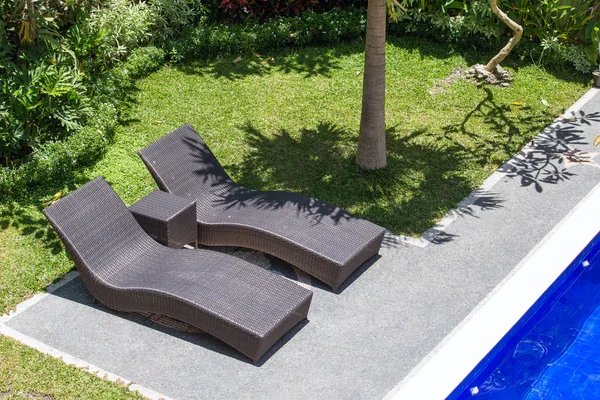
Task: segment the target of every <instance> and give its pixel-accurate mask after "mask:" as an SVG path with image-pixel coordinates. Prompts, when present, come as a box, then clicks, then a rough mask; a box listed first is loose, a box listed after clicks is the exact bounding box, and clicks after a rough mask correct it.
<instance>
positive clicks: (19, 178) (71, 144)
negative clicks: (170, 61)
mask: <svg viewBox="0 0 600 400" xmlns="http://www.w3.org/2000/svg"><path fill="white" fill-rule="evenodd" d="M163 60H164V52H163V51H162V50H160V49H157V48H156V47H143V48H140V49H136V50H135V51H134V52H133V53H132V55H131V56H130V58H129V60H128V61H127V62H125V63H123V64H122V65H121V66H120V67H118V68H114V69H112V70H110V71H108V72H106V73H104V74H103V75H101V76H99V77H98V78H97V80H96V81H95V83H94V84H93V85H91V86H90V87H89V90H90V97H92V98H93V101H92V103H91V105H90V107H91V108H92V109H93V110H94V112H93V114H92V115H91V116H90V117H89V119H88V121H87V124H86V125H85V126H84V127H82V128H81V129H79V130H77V131H75V132H74V133H72V134H71V135H70V136H68V137H66V138H64V139H63V140H55V141H49V142H46V143H45V144H42V145H40V146H39V147H37V149H36V151H35V152H34V153H32V154H30V155H28V156H26V157H25V158H24V159H23V160H22V163H21V164H20V165H18V166H11V167H3V168H2V169H1V170H0V193H9V192H12V191H15V190H19V189H22V188H24V187H26V186H28V185H32V184H37V183H40V182H50V181H58V182H61V181H65V180H68V179H69V178H70V177H72V176H73V175H75V174H76V173H77V171H78V170H80V169H81V167H84V166H88V165H91V164H93V163H94V162H95V161H96V160H98V158H99V157H100V156H101V155H102V154H103V152H104V151H105V150H106V147H107V145H108V144H109V143H110V138H111V137H112V135H113V133H114V130H115V128H116V126H117V124H118V121H119V117H120V110H121V109H122V108H123V104H124V102H125V101H126V100H127V99H128V97H129V92H130V90H131V88H132V87H133V84H134V80H135V79H137V78H140V77H142V76H145V75H147V74H149V73H151V72H153V71H155V70H156V69H158V68H159V67H160V66H162V64H163Z"/></svg>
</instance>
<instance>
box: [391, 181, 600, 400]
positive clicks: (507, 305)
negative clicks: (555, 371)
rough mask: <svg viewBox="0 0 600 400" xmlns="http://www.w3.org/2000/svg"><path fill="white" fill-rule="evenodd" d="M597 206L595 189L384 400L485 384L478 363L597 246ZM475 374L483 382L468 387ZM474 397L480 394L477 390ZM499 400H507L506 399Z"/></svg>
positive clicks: (599, 195)
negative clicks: (577, 262)
mask: <svg viewBox="0 0 600 400" xmlns="http://www.w3.org/2000/svg"><path fill="white" fill-rule="evenodd" d="M599 204H600V184H598V185H597V186H596V187H595V188H594V189H592V191H591V192H590V193H589V194H588V195H587V196H586V197H585V198H584V199H582V200H581V201H580V203H579V204H578V205H577V206H576V207H574V209H573V210H572V211H571V212H570V213H569V214H568V215H566V216H565V217H564V218H563V220H562V221H560V222H559V223H558V224H557V225H556V226H555V227H554V228H553V229H552V231H551V232H549V233H548V234H547V235H546V236H545V237H544V238H543V239H542V240H541V241H540V243H538V245H537V246H535V247H534V248H533V249H532V250H531V251H530V253H529V254H528V255H527V256H526V257H525V258H524V259H523V260H521V262H520V263H519V264H518V265H517V266H515V268H514V269H513V271H512V272H511V273H510V274H509V275H508V276H507V277H506V278H505V279H504V280H503V281H502V282H500V283H499V284H498V286H497V287H496V288H495V289H494V290H493V291H492V292H491V293H490V294H489V295H488V296H486V298H485V299H483V300H482V301H481V303H480V304H479V305H478V306H477V307H476V308H475V309H474V310H472V311H471V313H469V315H468V316H467V317H465V318H464V320H463V321H462V322H461V323H460V324H458V325H457V326H456V327H455V328H454V329H453V330H452V331H451V332H450V333H449V334H448V335H447V336H446V338H445V339H444V340H443V341H442V342H440V343H439V344H438V345H437V346H436V347H435V348H434V349H433V350H432V351H431V352H430V353H429V354H428V355H427V356H426V357H425V358H424V359H423V360H422V361H421V362H420V363H419V364H418V365H417V366H416V367H415V368H414V369H413V370H412V371H411V372H410V373H409V374H408V375H407V376H406V377H405V378H404V379H403V380H402V382H401V383H400V384H398V385H397V386H396V387H395V388H394V389H393V390H392V391H390V392H389V394H388V395H387V396H386V398H385V400H404V399H446V398H448V397H449V396H451V395H453V396H455V398H456V396H458V392H459V389H468V390H469V392H468V393H469V395H470V393H471V392H470V389H471V388H474V387H475V386H478V384H480V383H483V382H485V378H487V377H483V373H484V372H483V371H482V367H481V366H482V365H487V364H486V363H485V362H482V360H484V359H485V360H486V361H492V360H491V358H492V357H496V356H498V357H500V356H499V350H498V347H499V346H498V343H501V345H500V346H501V347H502V348H504V347H505V346H508V340H509V339H508V337H510V336H511V335H510V333H514V332H515V331H516V330H519V329H521V328H523V326H524V324H525V323H524V322H523V321H524V320H526V321H529V320H530V319H531V318H528V317H530V316H531V315H532V312H533V311H531V310H534V311H537V310H539V309H540V306H539V302H538V301H539V300H540V299H544V300H547V299H548V298H549V296H550V294H552V293H555V294H558V293H559V292H560V291H557V289H558V287H559V286H560V284H562V283H564V282H566V280H565V279H566V278H567V277H569V276H574V275H571V274H572V273H573V269H572V268H568V267H569V265H570V264H572V263H573V261H574V260H576V259H578V257H579V256H580V255H582V254H584V253H586V251H590V250H591V247H589V245H590V244H592V246H593V245H594V243H597V242H598V238H597V235H598V231H599V230H600V210H599V209H598V205H599ZM596 269H598V267H596ZM590 271H591V269H590ZM525 315H526V316H527V317H525V319H524V318H523V316H525ZM590 315H591V314H590ZM599 340H600V339H599ZM494 349H496V350H494ZM520 349H521V350H523V351H524V352H525V353H526V352H527V351H529V352H530V353H533V354H537V355H539V354H540V353H543V354H545V353H544V352H545V351H546V350H543V349H542V350H535V349H534V350H532V349H529V350H527V348H526V347H524V346H522V347H520ZM532 358H533V356H532ZM490 368H491V369H493V368H492V367H491V366H490ZM488 372H490V370H488ZM480 374H481V375H482V376H481V377H482V378H484V379H483V381H481V382H480V381H477V383H475V382H473V381H472V380H473V379H474V378H476V377H477V376H479V375H480ZM490 374H491V372H490V373H489V374H488V377H489V375H490ZM497 378H498V377H497V376H496V379H497ZM490 382H491V381H490ZM502 385H505V386H506V383H503V381H501V382H500V385H498V386H502ZM457 388H458V389H457ZM489 388H491V386H490V387H489ZM475 391H478V392H483V390H482V389H481V388H479V387H477V389H475ZM489 392H491V391H489ZM505 394H506V393H505ZM490 396H491V395H490ZM468 398H475V399H483V398H486V397H484V396H482V395H480V396H477V397H473V396H471V397H468ZM490 398H493V397H490ZM503 398H511V396H510V395H508V394H507V395H506V396H503ZM599 398H600V397H599Z"/></svg>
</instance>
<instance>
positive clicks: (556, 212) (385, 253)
mask: <svg viewBox="0 0 600 400" xmlns="http://www.w3.org/2000/svg"><path fill="white" fill-rule="evenodd" d="M599 111H600V95H598V94H597V95H596V96H595V97H594V98H593V99H592V100H591V101H590V102H588V103H587V104H586V106H585V107H584V108H583V112H584V115H583V116H582V115H579V114H578V115H577V117H578V118H577V119H576V120H574V121H572V122H567V123H563V124H561V125H560V127H559V128H558V129H553V130H550V131H549V132H548V133H546V134H545V135H544V136H542V137H539V138H538V139H537V140H536V143H537V144H536V148H535V149H534V150H533V151H532V152H531V153H529V155H523V154H522V155H520V156H517V157H516V158H515V159H513V160H512V161H511V162H510V163H509V164H507V165H505V166H504V167H503V170H504V172H505V173H506V175H505V176H504V177H503V178H502V179H501V180H500V181H499V182H498V183H497V184H496V185H494V186H493V187H492V189H491V190H490V191H489V192H488V193H486V194H485V195H484V196H483V197H482V198H480V199H479V200H478V201H477V202H476V203H475V204H474V205H473V206H471V207H470V211H469V212H467V213H465V214H463V215H462V216H461V217H459V218H458V219H457V220H456V221H455V222H453V223H452V224H451V225H450V226H449V227H448V228H447V229H446V230H445V231H444V232H443V233H442V234H441V235H439V236H438V237H437V239H436V243H433V244H431V245H429V246H427V247H425V248H419V247H414V246H411V245H407V244H398V243H394V242H393V241H391V240H390V241H388V243H387V244H386V245H385V248H384V249H382V251H381V257H380V258H379V259H377V260H373V261H372V262H371V263H370V265H367V266H364V267H362V268H361V269H360V270H359V271H357V273H356V274H354V275H353V276H352V277H351V279H350V282H349V284H347V285H345V286H344V287H343V288H342V290H341V291H340V292H339V293H331V292H330V291H328V290H327V289H326V288H325V287H324V286H322V285H319V284H318V283H315V282H313V284H312V289H313V291H314V298H313V303H312V308H311V310H310V312H309V318H310V321H309V322H308V323H306V324H305V325H303V326H301V327H300V328H299V329H296V330H295V331H294V332H292V334H291V335H288V336H287V337H286V338H285V340H284V341H283V343H280V344H279V345H278V346H277V347H276V349H275V351H272V352H270V353H269V354H268V356H267V357H266V359H264V360H263V361H262V363H261V364H259V365H253V364H251V363H249V362H248V361H246V360H245V359H243V358H242V357H241V356H239V355H237V353H235V352H234V351H233V350H231V349H229V348H228V347H226V346H225V345H222V344H221V343H219V342H218V341H216V340H214V339H212V338H211V337H209V336H206V335H203V334H188V333H181V332H178V331H174V330H170V329H169V328H165V327H161V326H158V325H156V324H154V323H151V322H149V321H145V320H143V319H139V318H135V317H132V316H125V315H123V314H117V313H113V312H110V311H107V310H106V309H104V308H103V307H101V306H99V305H96V304H94V303H93V301H92V299H91V297H90V295H89V294H88V292H87V291H86V289H85V288H84V286H83V285H82V283H81V281H80V280H79V279H78V278H77V279H75V280H73V281H71V282H70V283H68V284H66V285H65V286H63V287H62V288H60V289H59V290H57V291H56V292H54V293H53V294H52V295H49V296H47V297H46V298H44V300H42V301H41V302H39V303H37V304H35V305H34V306H32V307H31V308H29V309H28V310H26V311H25V312H23V313H21V314H19V315H18V316H16V317H15V318H13V319H11V320H10V321H9V322H8V323H7V325H8V326H9V327H11V328H13V329H15V330H17V331H19V332H21V333H24V334H26V335H29V336H31V337H33V338H35V339H37V340H40V341H42V342H43V343H46V344H48V345H50V346H52V347H54V348H57V349H59V350H62V351H64V352H66V353H69V354H71V355H74V356H76V357H78V358H80V359H83V360H85V361H87V362H89V363H92V364H94V365H96V366H98V367H100V368H103V369H105V370H108V371H110V372H113V373H116V374H118V375H121V376H123V377H125V378H127V379H129V380H132V381H134V382H136V383H138V384H141V385H143V386H146V387H148V388H150V389H153V390H155V391H157V392H160V393H163V394H165V395H167V396H169V397H173V398H178V399H377V398H382V397H384V396H385V395H386V394H387V393H388V392H389V391H390V390H391V389H392V388H393V387H394V386H395V385H397V384H398V383H399V382H400V381H401V380H402V378H404V377H405V376H406V375H407V374H408V373H409V372H410V370H411V369H412V368H413V367H415V366H416V365H417V364H418V363H419V361H420V360H421V359H423V357H425V356H426V355H427V354H428V353H429V352H430V351H431V350H432V349H433V348H434V347H435V346H436V345H437V344H438V343H439V342H440V341H441V340H442V339H443V338H444V337H445V336H446V335H447V334H448V333H449V332H450V331H451V330H452V329H453V328H454V327H455V326H456V325H457V324H459V323H460V322H461V320H463V318H465V317H466V316H467V315H468V313H469V312H470V311H471V310H473V308H474V307H475V306H476V305H477V304H478V303H479V302H480V301H481V300H482V299H483V298H484V297H485V296H486V295H487V294H488V293H490V291H491V290H492V289H493V288H494V287H495V286H496V285H497V284H498V283H499V282H500V281H501V280H502V279H504V278H505V277H506V276H507V275H508V274H509V273H510V271H511V270H512V269H514V268H515V266H516V265H517V264H518V263H519V262H520V261H521V260H522V259H523V258H524V257H525V256H526V255H527V254H528V253H529V252H530V250H531V249H532V248H533V247H534V246H535V245H536V244H538V243H539V242H540V240H541V239H542V238H543V237H544V236H545V235H546V234H548V233H549V232H550V231H551V230H552V228H553V227H554V226H555V225H556V224H557V223H558V222H559V221H560V220H561V219H562V218H564V217H565V216H566V215H567V214H568V213H569V211H570V210H571V209H572V208H573V207H574V206H575V205H576V204H577V203H578V202H579V201H580V200H581V199H582V198H583V197H584V196H585V195H586V194H587V193H588V192H589V191H590V190H591V189H592V188H594V187H595V186H596V185H597V184H598V183H599V182H600V168H596V167H595V166H594V165H593V164H591V163H580V164H576V165H573V166H569V168H567V169H566V170H564V171H563V166H564V163H565V161H566V160H567V159H568V157H565V156H564V154H565V153H566V152H569V151H572V150H574V149H575V150H577V149H578V150H582V151H586V152H592V151H594V149H593V146H592V144H591V142H592V140H593V137H594V136H595V135H596V134H598V133H600V129H599V128H600V115H599V114H598V112H599ZM567 146H569V147H567ZM573 154H574V156H573V157H572V159H573V160H575V159H577V158H576V157H577V154H579V155H580V153H577V152H576V153H573ZM595 160H596V161H598V162H600V157H596V158H595ZM555 167H556V168H555ZM227 251H233V252H234V253H239V254H240V256H243V257H247V258H251V259H254V260H255V261H256V262H257V263H258V264H262V265H263V266H264V267H266V268H269V269H273V270H274V271H275V272H277V273H281V274H283V275H286V276H290V277H292V278H293V277H294V276H295V271H294V269H292V268H290V267H289V266H285V265H280V264H279V263H278V262H277V261H273V260H268V259H267V258H265V257H264V256H263V255H261V254H257V253H256V252H244V251H235V250H232V249H228V250H227Z"/></svg>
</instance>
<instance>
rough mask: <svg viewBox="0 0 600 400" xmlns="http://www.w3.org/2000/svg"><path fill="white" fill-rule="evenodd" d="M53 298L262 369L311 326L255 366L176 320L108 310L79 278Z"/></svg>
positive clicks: (291, 333)
mask: <svg viewBox="0 0 600 400" xmlns="http://www.w3.org/2000/svg"><path fill="white" fill-rule="evenodd" d="M51 295H53V296H57V297H60V298H63V299H66V300H69V301H73V302H76V303H79V304H82V305H84V306H87V307H91V308H94V309H96V310H100V311H103V312H106V313H109V314H111V315H114V316H117V317H119V318H123V319H126V320H128V321H131V322H135V323H137V324H140V325H142V326H146V327H149V328H152V329H154V330H156V331H159V332H162V333H165V334H167V335H170V336H173V337H176V338H178V339H181V340H185V341H187V342H189V343H192V344H194V345H197V346H200V347H204V348H206V349H208V350H210V351H214V352H217V353H219V354H223V355H225V356H227V357H231V358H234V359H236V360H239V361H242V362H245V363H247V364H249V365H252V366H255V367H260V366H262V365H263V364H264V363H265V362H267V361H268V360H269V358H271V356H272V355H273V354H275V353H276V352H277V351H278V350H279V349H280V348H281V347H283V346H285V344H286V343H287V342H288V341H290V340H291V339H292V338H293V337H294V336H295V335H296V334H297V333H298V332H299V331H300V330H301V329H302V328H303V327H305V326H306V325H307V324H308V323H309V321H308V320H304V321H302V322H300V323H299V324H297V325H296V326H294V327H293V328H292V329H291V330H290V331H288V332H287V333H286V334H285V335H284V336H282V338H281V339H279V340H278V341H277V342H276V343H275V345H273V347H272V348H271V349H270V350H269V351H268V352H267V353H265V355H264V356H263V357H262V358H261V359H260V360H259V361H258V362H257V363H253V362H252V360H250V359H249V358H247V357H245V356H244V355H242V354H241V353H239V352H238V351H236V350H235V349H233V348H232V347H230V346H229V345H227V344H226V343H224V342H222V341H220V340H219V339H217V338H215V337H214V336H212V335H210V334H208V333H204V332H202V331H201V330H200V329H198V328H195V327H193V326H191V325H188V324H186V323H184V322H181V321H178V320H174V319H171V318H169V317H165V316H159V315H156V314H150V313H138V312H122V311H116V310H113V309H111V308H108V307H106V306H105V305H103V304H101V303H99V302H98V301H97V300H95V299H94V298H93V297H92V295H91V294H90V293H89V291H88V290H87V289H86V287H85V285H84V283H83V281H82V280H81V278H80V277H77V278H75V279H73V280H71V281H70V282H68V283H66V284H65V285H63V286H61V287H60V288H58V289H57V290H55V291H54V292H52V294H51Z"/></svg>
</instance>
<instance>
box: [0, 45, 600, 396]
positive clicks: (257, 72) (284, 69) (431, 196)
mask: <svg viewBox="0 0 600 400" xmlns="http://www.w3.org/2000/svg"><path fill="white" fill-rule="evenodd" d="M387 50H388V55H387V105H386V107H387V109H386V124H387V127H388V129H387V146H388V167H387V168H386V169H384V170H380V171H361V170H360V169H359V168H358V167H357V166H356V164H355V162H354V157H355V151H356V143H357V138H358V126H359V122H360V108H361V87H362V74H361V70H362V64H363V53H362V43H360V42H355V43H350V44H345V45H340V46H338V47H335V48H312V49H303V50H298V51H296V52H293V53H292V52H287V53H275V54H272V55H268V56H261V55H254V56H250V57H246V58H244V57H239V58H236V57H224V58H220V59H217V60H213V61H210V62H208V61H207V62H198V63H192V64H187V65H183V66H165V67H164V68H163V69H161V70H160V71H158V72H156V73H154V74H153V75H151V76H150V77H148V78H146V79H144V80H142V81H140V82H139V85H138V91H137V92H136V93H135V94H134V97H135V98H136V99H137V101H136V103H135V104H133V105H132V108H131V111H130V115H129V117H128V120H127V121H124V123H123V126H122V127H121V128H120V129H119V131H118V132H117V133H116V135H115V137H114V142H113V143H112V145H111V147H110V148H109V150H108V152H107V153H106V155H105V156H104V157H103V158H102V159H101V160H100V161H99V162H98V163H97V164H96V165H95V166H94V167H92V168H89V169H87V170H85V171H81V173H80V174H79V176H77V177H75V178H74V179H73V180H72V181H69V182H64V183H61V184H59V185H54V184H48V185H46V186H44V187H39V188H35V189H31V190H29V191H28V192H27V193H26V194H23V195H21V196H20V197H19V198H12V199H3V200H2V201H1V202H0V228H1V231H0V254H2V255H3V256H2V258H1V259H0V314H2V313H4V312H6V311H7V310H9V309H11V308H13V307H14V306H15V305H16V304H17V303H19V302H20V301H22V300H23V299H25V298H27V297H28V296H31V295H32V294H33V293H34V292H36V291H38V290H41V289H43V288H44V287H45V286H46V285H47V284H49V283H50V282H52V281H53V280H55V279H57V278H59V277H60V276H61V275H62V274H64V273H65V272H66V271H68V270H70V269H71V268H72V263H71V262H70V261H69V260H68V258H67V256H66V255H65V253H64V250H63V249H62V245H61V244H60V242H59V240H58V238H57V236H56V234H54V232H53V231H52V230H51V229H50V228H49V227H48V225H47V223H46V221H45V219H44V217H43V216H42V214H41V212H40V211H41V209H42V205H41V204H42V203H43V202H44V201H46V200H48V199H49V198H50V197H51V196H52V194H54V193H55V192H57V191H58V190H59V189H63V188H64V189H67V190H68V191H69V190H73V189H74V188H76V187H77V186H79V185H81V184H82V183H84V182H86V181H88V180H90V179H92V178H94V177H96V176H98V175H102V176H104V177H105V178H106V179H107V180H108V181H109V182H110V183H111V184H112V185H113V187H114V189H115V190H116V192H117V193H118V194H119V195H120V196H121V198H122V199H123V200H124V201H125V202H126V203H127V204H131V203H133V202H135V201H136V200H138V199H139V198H141V197H142V196H144V195H146V194H147V193H149V192H150V191H152V190H154V189H155V187H156V186H155V184H154V182H153V180H152V178H151V177H150V174H149V173H148V172H147V171H146V169H145V167H144V166H143V164H142V162H141V160H140V159H139V158H138V156H137V154H136V151H137V150H139V149H140V148H142V147H144V146H146V145H147V144H149V143H151V142H152V141H154V140H156V139H157V138H159V137H161V136H162V135H164V134H166V133H168V132H169V131H171V130H172V129H174V128H177V127H178V126H180V125H182V124H184V123H191V124H192V125H193V126H194V127H195V128H196V129H197V130H198V132H199V133H200V135H201V136H202V137H203V138H204V139H205V140H206V141H207V143H208V144H209V145H210V147H211V149H212V150H213V151H214V152H215V154H216V156H217V157H218V159H219V160H220V161H221V162H222V163H223V165H224V166H225V169H226V170H227V171H228V172H229V173H230V174H231V176H232V177H233V178H234V179H236V180H237V181H239V182H240V183H242V184H244V185H246V186H247V187H249V188H253V189H280V190H289V191H295V192H301V193H304V194H307V195H311V196H314V197H318V198H320V199H322V200H325V201H328V202H331V203H333V204H336V205H339V206H341V207H343V208H346V209H348V210H349V211H351V212H353V213H355V214H357V215H360V216H362V217H364V218H366V219H369V220H371V221H373V222H375V223H378V224H380V225H382V226H385V227H386V228H388V229H390V230H391V231H393V232H395V233H397V234H407V235H419V234H421V233H422V232H423V231H425V230H426V229H428V228H430V227H431V226H432V225H433V224H434V223H435V222H436V221H437V220H439V219H440V218H441V217H443V215H444V214H445V213H446V212H447V211H448V210H450V209H452V208H454V207H455V206H456V205H457V203H458V202H460V201H461V200H462V199H463V198H465V197H466V196H467V195H468V194H469V193H470V192H471V191H472V190H473V189H474V188H475V187H477V186H478V185H479V184H481V183H482V182H483V180H484V179H485V178H486V177H487V176H489V175H490V174H491V173H492V172H493V171H494V170H495V169H496V168H497V167H498V166H499V165H500V164H501V163H503V162H504V161H506V160H508V159H509V158H510V156H512V155H513V154H515V153H516V152H517V151H518V150H520V149H521V148H522V147H523V145H524V144H525V143H526V142H527V141H529V140H530V139H531V138H532V137H533V136H535V135H536V134H537V133H538V132H539V131H540V130H541V129H543V128H544V127H545V126H546V125H548V124H549V123H550V122H552V121H553V120H554V119H555V118H556V117H557V116H558V115H560V114H561V112H562V111H564V110H565V109H566V108H568V107H569V106H570V105H571V104H573V102H575V101H576V100H577V99H578V98H579V97H580V96H581V95H582V94H583V93H584V92H585V91H587V90H588V88H589V82H588V81H587V80H586V79H584V78H583V77H581V78H578V77H576V76H574V74H564V75H560V74H552V73H549V72H546V71H544V70H541V69H539V68H537V67H536V66H532V65H521V66H517V65H514V64H513V65H511V64H510V63H507V64H506V65H505V66H506V67H508V69H510V70H511V71H512V72H513V73H514V76H515V80H514V85H513V86H511V87H509V88H498V87H491V88H485V87H484V88H478V87H477V86H476V85H474V84H472V83H469V82H466V81H458V82H456V83H454V84H453V85H450V86H448V87H446V88H445V90H443V91H441V92H439V93H437V94H435V95H432V94H430V93H429V91H430V90H431V89H432V88H433V87H435V86H436V85H438V83H439V81H440V80H441V79H444V78H446V77H447V76H448V74H450V73H451V72H452V71H453V70H454V69H455V68H457V67H461V66H462V67H466V66H468V65H472V64H474V63H476V62H485V61H487V58H488V57H489V55H478V54H476V53H475V52H472V53H464V52H463V53H460V52H454V51H452V49H451V48H450V47H448V46H445V45H440V44H434V43H430V42H425V41H416V40H408V39H402V40H401V39H397V40H390V41H389V42H388V49H387ZM543 100H545V101H544V103H547V105H544V104H543ZM0 350H1V351H0V357H1V358H0V394H1V393H3V391H9V392H11V393H12V392H14V391H15V390H17V389H19V390H20V389H21V388H24V389H23V390H25V389H27V390H30V391H35V392H40V393H54V394H52V395H53V396H54V395H55V394H56V396H57V397H69V395H68V392H65V391H63V392H60V391H57V392H55V391H54V389H53V388H52V387H51V386H48V385H50V383H49V382H50V381H44V382H46V383H43V382H41V381H40V382H41V383H39V386H38V378H37V375H35V377H34V375H26V376H25V377H24V378H23V379H22V380H16V381H15V380H10V379H8V380H7V378H6V377H7V376H8V375H7V374H8V372H7V371H10V368H14V366H15V365H20V366H24V365H29V364H32V365H34V366H37V367H39V368H42V366H44V368H45V366H46V364H48V365H49V364H52V365H51V366H49V367H48V369H43V370H42V371H43V372H40V374H59V372H56V371H60V376H61V378H60V379H61V380H60V381H59V383H58V384H57V385H58V386H60V385H83V384H82V383H81V382H84V381H83V380H85V379H88V378H85V377H82V376H83V375H80V373H79V372H78V371H76V370H74V369H66V367H61V366H60V363H57V362H54V361H52V360H50V359H48V358H47V357H42V356H40V355H38V354H37V353H35V352H34V351H30V350H25V349H24V348H22V347H20V346H18V345H16V344H14V343H13V342H12V341H10V340H7V339H1V338H0ZM37 367H36V368H37ZM7 368H8V369H7ZM27 376H29V378H28V377H27ZM39 379H41V380H43V378H39ZM82 379H83V380H82ZM89 379H92V378H89ZM94 379H95V378H94ZM71 380H72V381H73V382H74V383H69V382H71ZM86 382H87V381H86ZM98 382H99V383H98V385H100V384H101V383H102V382H100V381H98ZM102 384H104V383H102ZM83 386H86V387H87V386H89V387H90V390H97V389H94V388H96V386H93V385H92V384H89V385H88V384H85V385H83ZM38 387H39V390H38ZM98 387H100V386H98ZM33 388H35V390H33ZM65 390H66V389H65ZM111 390H113V391H114V393H119V394H118V395H117V394H115V396H117V397H119V396H121V395H122V392H119V391H118V390H120V389H115V388H113V389H111ZM111 396H112V395H111Z"/></svg>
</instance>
